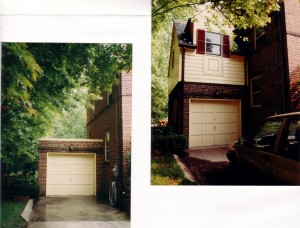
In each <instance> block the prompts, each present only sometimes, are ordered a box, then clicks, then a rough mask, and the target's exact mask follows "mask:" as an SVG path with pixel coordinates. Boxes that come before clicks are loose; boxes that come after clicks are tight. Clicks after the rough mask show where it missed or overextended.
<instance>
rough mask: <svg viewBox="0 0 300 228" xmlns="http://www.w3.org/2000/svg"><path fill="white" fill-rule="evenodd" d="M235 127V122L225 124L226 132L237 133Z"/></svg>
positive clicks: (236, 126)
mask: <svg viewBox="0 0 300 228" xmlns="http://www.w3.org/2000/svg"><path fill="white" fill-rule="evenodd" d="M237 129H238V124H237V123H230V124H227V133H237Z"/></svg>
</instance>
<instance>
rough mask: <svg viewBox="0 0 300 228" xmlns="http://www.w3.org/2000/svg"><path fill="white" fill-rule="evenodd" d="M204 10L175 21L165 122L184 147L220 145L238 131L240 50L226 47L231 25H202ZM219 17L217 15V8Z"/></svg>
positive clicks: (242, 83) (242, 64)
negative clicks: (182, 138)
mask: <svg viewBox="0 0 300 228" xmlns="http://www.w3.org/2000/svg"><path fill="white" fill-rule="evenodd" d="M207 13H208V12H206V11H205V10H203V11H202V12H201V13H200V14H199V15H197V16H196V18H193V19H196V20H197V22H192V20H191V19H189V20H188V22H187V23H181V22H177V21H175V22H174V26H173V33H172V42H171V51H170V62H169V71H168V82H169V115H168V119H169V124H170V125H171V126H173V127H174V128H175V130H176V131H177V132H179V133H181V134H184V135H185V136H186V137H187V139H188V146H189V148H193V147H202V146H212V145H224V144H228V143H230V142H232V141H233V140H236V139H237V138H238V137H240V136H241V135H242V124H241V123H242V111H241V110H242V108H243V107H242V105H243V104H244V103H245V102H244V98H245V92H246V91H245V73H244V72H245V56H244V55H241V54H240V53H239V52H231V51H230V36H231V35H232V31H231V29H230V28H226V29H225V34H224V35H222V34H221V33H220V30H219V29H218V28H217V27H212V30H210V31H208V30H205V19H204V18H205V16H206V15H205V14H207ZM219 17H220V19H222V18H221V17H222V15H221V14H219Z"/></svg>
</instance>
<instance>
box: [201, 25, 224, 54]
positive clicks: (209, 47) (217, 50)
mask: <svg viewBox="0 0 300 228" xmlns="http://www.w3.org/2000/svg"><path fill="white" fill-rule="evenodd" d="M197 54H208V55H217V56H223V57H227V58H229V57H230V43H229V36H228V35H224V36H222V35H221V34H219V33H214V32H207V31H204V30H200V29H199V30H197Z"/></svg>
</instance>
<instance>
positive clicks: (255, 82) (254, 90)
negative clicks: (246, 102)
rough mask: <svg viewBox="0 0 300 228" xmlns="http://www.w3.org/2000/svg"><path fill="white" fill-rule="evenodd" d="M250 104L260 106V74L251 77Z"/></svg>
mask: <svg viewBox="0 0 300 228" xmlns="http://www.w3.org/2000/svg"><path fill="white" fill-rule="evenodd" d="M250 86H251V106H252V107H261V80H260V76H258V77H255V78H252V79H251V84H250Z"/></svg>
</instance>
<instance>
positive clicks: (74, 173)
mask: <svg viewBox="0 0 300 228" xmlns="http://www.w3.org/2000/svg"><path fill="white" fill-rule="evenodd" d="M46 182H47V184H46V195H95V155H94V154H55V153H48V159H47V179H46Z"/></svg>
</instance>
